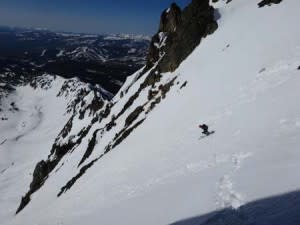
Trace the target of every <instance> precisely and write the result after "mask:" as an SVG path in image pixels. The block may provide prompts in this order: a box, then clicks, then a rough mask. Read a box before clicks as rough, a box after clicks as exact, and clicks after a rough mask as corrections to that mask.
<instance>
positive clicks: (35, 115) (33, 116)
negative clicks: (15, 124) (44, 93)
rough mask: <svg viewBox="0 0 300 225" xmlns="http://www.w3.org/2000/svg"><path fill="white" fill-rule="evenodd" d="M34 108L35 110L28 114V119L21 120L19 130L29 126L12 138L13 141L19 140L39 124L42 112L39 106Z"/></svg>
mask: <svg viewBox="0 0 300 225" xmlns="http://www.w3.org/2000/svg"><path fill="white" fill-rule="evenodd" d="M34 109H35V111H34V112H33V113H31V114H30V115H29V118H28V119H29V121H27V122H26V120H24V121H23V122H21V123H20V124H19V130H20V131H21V132H22V130H23V129H26V127H27V126H28V127H29V128H28V130H25V131H23V132H22V133H21V134H19V135H18V136H16V137H15V138H14V140H15V141H19V140H20V139H21V138H23V137H24V136H26V135H28V134H29V133H31V132H32V131H34V130H36V129H37V128H38V127H39V125H40V124H41V122H42V119H43V113H42V110H41V107H38V106H35V107H34ZM30 120H31V121H30ZM30 122H31V123H32V124H31V123H30Z"/></svg>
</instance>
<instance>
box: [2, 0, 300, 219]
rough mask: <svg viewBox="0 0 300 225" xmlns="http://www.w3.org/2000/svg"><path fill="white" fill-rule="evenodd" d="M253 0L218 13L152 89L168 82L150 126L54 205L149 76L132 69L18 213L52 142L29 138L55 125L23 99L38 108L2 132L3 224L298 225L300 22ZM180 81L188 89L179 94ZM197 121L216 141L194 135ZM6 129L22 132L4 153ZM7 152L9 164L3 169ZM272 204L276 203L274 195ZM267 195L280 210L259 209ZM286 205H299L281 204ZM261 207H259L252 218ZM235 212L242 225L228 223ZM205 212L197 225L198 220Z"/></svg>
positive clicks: (294, 14)
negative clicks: (210, 28) (98, 118)
mask: <svg viewBox="0 0 300 225" xmlns="http://www.w3.org/2000/svg"><path fill="white" fill-rule="evenodd" d="M257 2H258V1H257ZM257 2H255V1H248V0H234V1H232V2H230V3H229V4H225V3H224V2H223V1H221V2H219V3H217V4H215V7H216V8H217V10H218V12H219V13H220V15H221V17H220V19H219V20H218V24H219V28H218V30H217V31H216V32H215V33H214V34H213V35H211V36H208V37H206V38H205V39H203V40H202V42H201V43H200V45H199V46H198V47H197V48H196V49H195V50H194V52H193V53H192V54H191V55H190V56H189V57H188V58H187V59H186V60H185V61H184V62H183V63H182V64H181V65H180V67H179V68H178V69H177V70H176V71H174V72H173V73H165V74H163V77H162V79H161V81H160V83H159V84H165V83H167V82H170V81H171V80H172V79H176V80H175V84H174V86H173V87H172V88H171V89H170V91H169V93H168V94H167V96H166V98H165V99H164V100H162V102H161V103H160V104H159V105H157V106H156V107H155V108H154V109H153V111H151V113H149V114H147V115H146V114H145V112H143V113H141V114H140V115H139V117H138V119H137V121H140V120H143V119H144V118H146V120H145V121H144V122H143V123H142V124H141V125H140V126H139V127H138V128H136V129H135V130H134V131H133V132H132V134H131V135H130V136H129V137H128V138H127V139H125V140H124V141H123V142H122V143H121V144H120V145H118V146H116V147H115V149H113V151H111V152H109V153H108V154H106V155H104V156H103V157H102V158H100V159H99V160H98V161H97V162H96V163H95V164H94V165H93V166H92V167H91V168H90V169H89V170H87V171H86V173H85V174H84V175H83V176H82V177H81V178H80V179H79V180H78V181H77V182H76V183H75V184H74V186H73V187H72V188H71V189H70V190H68V191H67V192H65V193H64V194H63V195H61V196H60V197H59V198H58V197H57V194H58V192H59V191H60V188H61V187H62V186H64V185H65V184H66V182H67V181H68V180H70V176H71V177H72V176H74V175H76V174H77V173H78V170H79V169H80V168H78V166H77V165H78V161H80V159H81V158H82V155H83V153H84V151H85V150H86V148H87V145H88V142H89V140H90V139H91V138H92V135H91V134H93V132H94V131H95V130H96V129H98V128H100V127H101V126H102V124H105V123H106V122H107V121H109V120H110V119H111V117H112V116H113V115H116V114H117V113H118V112H120V110H121V109H122V108H123V106H124V104H125V103H126V102H127V101H128V99H129V98H130V97H131V96H132V95H133V94H134V93H136V91H137V90H138V89H139V87H140V84H142V83H143V81H144V79H145V78H146V77H147V75H148V74H147V73H145V74H144V75H142V76H140V75H141V71H138V72H137V73H136V74H134V75H132V77H130V78H128V79H127V81H126V83H125V84H124V85H123V87H122V88H121V90H120V92H119V93H118V94H117V95H116V97H115V98H114V99H113V101H112V102H113V103H114V106H113V107H112V112H111V114H110V116H109V117H108V118H106V119H104V120H103V121H102V122H101V123H100V124H96V125H95V126H93V127H92V128H91V132H89V134H88V136H87V138H85V139H83V141H82V143H81V145H79V146H78V148H77V149H76V151H74V152H72V154H68V155H67V156H66V157H65V158H64V159H63V160H62V161H61V162H60V163H59V166H58V167H59V168H60V169H59V170H56V171H55V172H52V173H51V174H50V176H49V178H48V180H47V182H46V183H45V185H44V186H43V187H42V188H41V190H39V191H38V192H36V193H35V194H34V195H33V196H32V201H31V202H30V204H29V205H28V206H27V207H26V208H25V209H24V210H23V211H21V212H20V214H18V215H17V216H14V212H15V210H16V205H15V204H16V202H17V200H18V198H20V196H21V194H23V193H25V191H26V188H27V186H28V184H29V183H30V174H29V173H30V172H32V169H33V168H34V162H36V161H37V160H39V159H41V158H43V157H46V155H47V150H48V151H49V149H50V146H47V144H45V146H46V147H48V149H43V150H42V151H35V149H36V148H37V147H39V145H38V143H36V140H37V139H38V138H37V137H39V138H40V137H44V138H45V139H47V140H41V141H42V142H45V143H49V144H48V145H50V144H51V141H50V140H52V141H53V139H54V138H55V136H54V134H53V136H51V135H50V136H47V135H46V134H44V135H42V136H37V134H35V133H34V131H35V130H36V131H37V130H39V131H40V132H46V131H48V132H50V133H51V131H52V130H51V127H52V126H50V125H49V127H48V126H46V124H44V125H43V122H39V121H40V120H39V119H38V118H39V116H37V115H39V112H40V111H41V110H40V109H43V107H45V106H44V105H43V104H42V103H39V101H38V100H39V98H36V99H35V98H34V99H32V100H30V101H31V102H34V104H33V103H31V105H37V106H39V107H38V108H34V107H31V109H32V113H33V115H35V116H34V117H35V119H32V122H30V126H29V127H28V128H26V129H27V130H26V129H25V128H22V123H21V126H20V123H18V122H16V121H17V120H13V121H14V123H16V124H12V125H9V126H8V125H7V126H8V127H7V128H6V129H4V130H5V131H2V128H1V134H2V133H3V132H7V134H6V133H5V134H6V135H5V138H4V139H3V140H1V139H0V144H1V143H4V144H1V145H0V149H3V146H4V147H5V146H7V145H8V146H11V145H12V146H13V147H12V148H11V149H7V148H6V147H5V148H4V150H5V151H3V150H1V151H0V154H1V155H0V157H1V158H0V160H1V168H0V179H1V182H0V193H1V195H0V198H1V201H0V207H1V214H0V218H1V219H2V220H3V221H4V222H3V224H22V225H23V224H24V225H27V224H28V225H32V224H43V225H48V224H49V225H52V224H63V225H69V224H70V225H71V224H72V225H81V224H114V225H118V224H122V225H123V224H143V225H153V224H155V225H168V224H172V223H175V222H179V221H183V220H184V219H188V218H194V219H193V220H186V221H185V222H182V223H181V224H182V225H188V224H234V225H237V224H268V223H267V222H268V221H269V222H270V221H273V222H276V221H275V220H274V219H273V220H272V218H280V219H281V220H280V219H278V220H277V222H276V224H279V222H283V223H281V224H282V225H295V224H299V223H297V222H299V221H300V215H299V214H298V213H297V210H295V209H299V208H300V207H299V204H300V203H299V193H298V192H294V191H298V190H299V189H300V175H299V173H298V171H299V169H300V152H299V145H300V125H299V124H300V105H299V104H298V99H299V98H300V71H299V70H298V69H297V68H298V67H299V65H300V31H299V29H296V28H295V27H294V25H293V24H294V23H295V21H299V19H300V18H299V9H300V3H299V1H298V0H288V1H287V0H286V1H283V2H282V3H280V4H278V5H272V6H271V7H264V8H258V6H257ZM185 82H187V85H186V87H184V88H180V87H181V85H182V84H183V83H185ZM148 91H149V88H145V89H144V90H142V91H141V93H140V94H139V96H138V98H137V99H136V101H135V102H134V103H133V105H132V106H130V107H129V111H126V112H125V113H124V115H121V116H120V117H119V118H118V119H117V121H116V123H117V124H116V126H115V127H113V128H112V130H110V131H107V132H105V133H104V134H103V137H102V136H101V137H100V135H99V137H98V136H97V143H96V146H95V149H94V151H93V152H92V154H91V155H90V157H89V158H88V159H87V162H86V164H87V163H89V162H92V161H93V160H94V159H95V158H97V157H99V156H100V155H101V154H103V152H104V148H105V146H106V145H107V144H108V143H109V142H110V141H111V140H112V138H114V136H115V134H116V133H118V132H119V130H121V129H122V127H123V126H124V123H125V119H126V118H127V116H128V115H129V113H130V112H132V111H133V110H134V109H135V108H136V107H137V106H140V105H143V104H145V102H146V100H147V96H148ZM121 93H122V94H121ZM121 96H122V97H121ZM16 98H17V97H16ZM19 98H20V97H19ZM87 98H88V96H87ZM62 104H63V103H62ZM29 105H30V104H29ZM144 107H148V105H145V106H144ZM47 110H49V111H50V112H53V110H52V111H51V109H47ZM47 110H46V111H47ZM41 112H44V110H42V111H41ZM53 116H54V114H53ZM24 117H26V118H27V117H28V114H24ZM29 117H30V115H29ZM18 118H19V117H18ZM41 118H46V116H45V115H43V114H42V116H41ZM49 118H52V117H49ZM26 121H31V120H29V119H26ZM41 121H44V120H43V119H41ZM49 121H51V122H52V123H54V122H55V123H59V121H57V120H55V121H54V119H51V120H49ZM1 123H2V122H1ZM11 123H12V122H11ZM49 123H50V122H49ZM52 123H51V124H52ZM200 123H206V124H208V125H209V129H210V130H213V131H215V133H214V134H212V135H210V136H208V137H205V138H200V136H201V135H202V134H201V130H199V128H198V125H199V124H200ZM17 125H18V126H17ZM36 126H38V127H40V128H36ZM9 127H18V135H20V134H24V133H25V134H26V135H25V136H23V137H21V138H20V139H19V141H22V145H18V148H16V147H14V145H13V144H12V143H13V139H14V138H15V137H16V135H15V131H14V132H12V131H11V129H9ZM34 127H35V128H34ZM32 128H34V129H33V130H32ZM22 129H23V130H22ZM26 131H27V132H26ZM56 132H58V131H56ZM21 146H26V147H24V149H20V148H21ZM43 146H44V144H43ZM24 151H26V154H25V153H24ZM33 151H34V156H32V155H33ZM3 155H4V156H6V157H7V159H8V160H2V159H3ZM24 157H25V158H24ZM25 159H26V160H25ZM12 163H14V164H12ZM25 163H26V165H24V164H25ZM2 164H3V166H2ZM2 167H3V168H2ZM24 168H25V169H24ZM1 171H4V172H3V173H2V172H1ZM12 177H13V178H12ZM286 193H293V194H286ZM297 193H298V195H297ZM284 194H285V195H284ZM279 195H282V196H283V197H282V198H280V197H274V196H279ZM291 196H292V197H291ZM266 198H270V199H272V198H273V199H274V202H273V203H276V204H278V209H280V210H281V211H280V212H278V211H276V209H274V206H273V205H272V201H270V200H262V199H266ZM286 199H288V202H292V203H294V202H295V204H294V205H288V204H287V203H286V202H285V201H284V200H286ZM254 201H255V202H254ZM293 201H294V202H293ZM280 202H282V203H283V204H280ZM292 203H291V204H292ZM282 205H287V206H289V207H285V208H283V207H282ZM254 206H257V207H256V208H252V207H254ZM262 208H263V209H266V210H265V211H264V212H260V211H259V209H262ZM2 209H4V210H3V211H2ZM239 209H241V213H243V214H239V212H240V211H238V210H239ZM268 209H269V211H268ZM226 210H229V211H230V212H229V213H228V214H227V213H226V212H227V211H226ZM231 210H234V211H231ZM236 210H237V211H236ZM218 212H219V214H218ZM231 212H236V213H237V216H238V218H237V219H236V217H234V218H233V217H230V220H228V218H227V216H228V215H231V214H230V213H231ZM253 212H259V214H257V215H258V216H257V217H255V215H253ZM264 213H265V214H264ZM268 213H269V214H268ZM201 215H206V216H205V217H204V218H205V219H204V218H200V217H199V218H197V216H201ZM233 215H235V214H234V213H233ZM286 215H288V216H286ZM215 216H216V217H215ZM272 216H273V217H272ZM280 216H281V217H280ZM282 216H286V217H285V218H282ZM209 218H212V219H211V220H209ZM249 218H251V220H250V219H249ZM233 219H235V220H233ZM268 219H269V220H268ZM283 219H284V220H283ZM249 221H250V222H252V223H250V222H249ZM178 224H180V222H179V223H178ZM273 224H275V223H272V225H273ZM269 225H271V224H269Z"/></svg>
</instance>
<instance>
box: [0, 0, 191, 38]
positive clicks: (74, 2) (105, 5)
mask: <svg viewBox="0 0 300 225" xmlns="http://www.w3.org/2000/svg"><path fill="white" fill-rule="evenodd" d="M172 2H174V1H172V0H153V1H150V2H142V1H138V0H132V1H130V2H125V1H121V0H115V1H114V2H111V1H108V0H86V1H84V2H83V1H79V0H61V1H59V0H52V1H49V0H40V1H37V0H28V1H26V2H25V1H21V0H3V1H1V3H0V21H1V22H0V25H1V26H9V27H21V28H44V29H48V30H51V31H64V32H75V33H92V34H108V33H114V34H117V33H126V34H144V35H151V34H153V33H155V32H156V31H157V29H158V23H159V18H160V14H161V12H162V11H163V10H164V9H165V8H167V7H168V6H169V5H170V4H171V3H172ZM175 2H176V3H177V4H178V5H180V6H181V7H184V6H186V5H187V4H188V3H189V2H190V0H177V1H175Z"/></svg>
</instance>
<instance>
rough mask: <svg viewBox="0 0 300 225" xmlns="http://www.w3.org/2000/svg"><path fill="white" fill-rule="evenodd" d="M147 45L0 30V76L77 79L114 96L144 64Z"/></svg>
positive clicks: (122, 38)
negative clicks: (105, 90)
mask: <svg viewBox="0 0 300 225" xmlns="http://www.w3.org/2000/svg"><path fill="white" fill-rule="evenodd" d="M149 42H150V40H149V37H147V36H142V35H140V36H134V35H124V34H120V35H94V34H76V33H63V32H60V33H56V32H52V31H48V30H45V29H27V28H9V27H0V73H5V72H12V73H15V74H22V75H25V76H26V74H28V75H32V74H42V73H45V72H47V73H51V74H57V75H60V76H63V77H65V78H71V77H79V78H80V80H82V81H84V82H88V83H92V84H100V85H101V86H103V87H104V88H105V89H107V90H108V91H109V92H111V93H116V92H117V91H118V90H119V88H120V87H121V85H122V84H123V82H124V81H125V79H126V77H127V76H128V75H130V74H132V73H133V72H134V71H136V70H137V69H139V68H140V67H142V66H143V65H144V64H145V57H146V53H147V50H148V46H149ZM79 62H80V63H79Z"/></svg>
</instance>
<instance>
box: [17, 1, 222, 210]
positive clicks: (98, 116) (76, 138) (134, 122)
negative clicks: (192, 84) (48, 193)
mask: <svg viewBox="0 0 300 225" xmlns="http://www.w3.org/2000/svg"><path fill="white" fill-rule="evenodd" d="M217 26H218V25H217V23H216V21H215V18H214V8H213V7H212V6H210V5H209V0H193V1H192V3H191V4H190V5H189V6H187V7H186V8H185V9H184V10H181V9H180V8H179V7H178V6H177V5H176V4H175V3H173V4H172V5H171V7H170V8H169V9H167V10H165V11H164V12H163V13H162V15H161V21H160V25H159V31H158V33H157V34H156V35H154V37H153V38H152V42H151V46H150V49H149V54H148V57H147V65H146V66H145V69H144V70H143V72H141V73H140V74H139V75H138V76H137V77H136V79H135V81H137V80H138V79H139V78H140V77H142V76H143V75H145V77H144V78H145V79H144V80H143V81H142V82H141V83H140V85H139V87H137V88H138V89H137V90H136V91H135V92H134V93H132V94H131V95H130V96H126V98H127V99H126V101H124V103H122V105H121V106H122V107H120V108H117V109H118V110H117V111H116V110H112V108H113V107H114V104H117V103H116V102H115V103H112V102H111V103H108V104H105V101H104V100H103V99H101V98H98V97H99V96H98V95H97V93H96V92H95V93H94V98H93V99H91V98H89V97H90V96H89V92H84V91H83V92H82V93H79V98H78V99H76V100H75V101H73V104H70V106H69V110H70V112H73V114H74V116H73V117H72V118H71V119H70V120H69V122H68V123H67V124H66V125H65V127H64V129H63V130H62V131H61V133H60V134H59V135H58V138H57V139H56V141H55V143H54V145H53V147H52V149H51V154H50V155H49V157H48V159H47V160H46V161H43V162H40V163H39V164H38V165H37V166H36V169H35V171H36V172H35V173H34V176H33V181H32V185H30V189H29V191H28V193H27V194H26V195H25V196H24V197H23V199H22V201H21V204H20V207H19V209H18V211H17V212H19V211H20V210H22V209H23V208H24V207H25V206H26V205H27V204H28V202H29V201H30V196H31V195H32V194H33V193H34V192H35V191H37V190H38V189H39V188H40V187H41V186H42V185H43V184H44V183H45V181H46V179H47V178H48V176H49V174H50V173H51V172H52V171H53V170H54V168H55V167H56V166H57V165H58V163H59V162H60V161H61V159H62V158H63V157H64V156H65V155H66V154H67V153H71V152H73V151H74V150H75V149H76V148H77V146H79V145H80V144H81V141H82V140H83V139H84V138H86V137H87V134H88V133H90V132H92V130H93V134H92V138H91V139H90V140H88V146H87V148H86V151H85V153H84V155H83V157H82V159H81V160H80V162H79V164H78V167H80V170H79V172H78V173H77V175H76V176H74V177H73V178H71V179H70V180H69V181H68V182H67V183H66V185H65V186H63V187H62V188H61V190H60V192H59V193H58V196H60V195H62V194H63V193H65V192H66V191H67V190H69V189H70V188H71V187H72V186H73V185H74V184H75V183H76V182H77V180H78V179H80V177H81V176H83V174H84V173H85V172H86V171H87V170H88V169H89V168H91V167H92V166H93V164H94V163H95V162H97V161H98V160H99V159H101V158H102V157H103V156H105V155H106V154H107V153H108V152H110V151H111V150H113V149H114V148H115V147H116V146H118V145H120V144H121V143H122V142H123V141H124V140H126V138H127V137H128V136H129V135H130V134H131V133H132V132H133V130H135V129H137V128H138V127H139V126H140V125H141V124H142V123H143V122H144V121H145V119H146V115H147V114H148V113H150V112H151V111H152V110H153V109H154V108H155V107H156V106H157V105H158V104H159V103H161V102H162V101H163V99H165V98H166V95H167V93H168V92H169V91H170V90H171V88H172V86H174V83H175V82H176V79H177V76H175V77H172V78H171V79H167V80H164V79H162V78H163V74H162V73H164V72H169V71H174V70H175V69H176V68H177V67H178V66H179V65H180V63H181V62H182V61H183V60H184V59H185V58H186V57H187V56H188V55H189V54H191V52H192V51H193V50H194V49H195V47H196V46H197V45H199V43H200V41H201V39H202V38H204V37H206V36H207V35H209V34H212V33H213V32H214V31H215V30H216V29H217ZM185 85H186V84H185ZM145 89H146V91H147V92H146V93H148V96H147V98H146V99H145V101H144V102H143V103H140V102H138V103H137V101H136V100H137V99H139V96H140V94H141V93H142V92H143V91H145ZM127 90H128V89H127ZM64 93H65V92H64ZM125 94H128V93H127V91H125ZM90 100H92V101H91V102H90ZM85 101H88V104H87V103H86V102H85ZM101 109H102V110H101ZM76 112H77V113H78V115H79V116H78V119H83V118H85V117H86V116H88V117H90V119H91V124H90V125H89V126H87V127H85V128H83V129H82V130H81V131H80V132H79V133H77V135H72V136H69V135H70V131H71V130H72V126H73V122H74V121H73V120H74V118H75V117H76V118H77V114H76ZM112 112H113V113H115V114H113V115H112ZM125 112H126V114H125ZM124 114H125V115H127V116H125V115H124ZM109 116H111V117H109ZM121 117H123V118H121ZM103 118H110V119H107V120H103ZM121 121H125V124H124V127H123V128H120V129H119V126H117V128H116V129H113V128H114V127H116V124H117V122H121ZM97 122H98V123H99V125H98V126H99V127H98V128H99V129H94V127H93V126H94V124H96V123H97ZM118 125H119V124H118ZM92 127H93V129H92ZM106 132H112V133H110V134H109V135H110V137H112V136H113V135H114V138H113V139H111V140H110V141H109V143H108V144H105V147H103V146H102V148H101V149H102V150H104V153H102V154H101V155H100V156H99V157H97V158H95V159H91V161H90V162H89V163H87V164H86V165H83V164H84V163H85V162H86V159H88V158H91V156H92V153H93V151H94V150H95V148H96V146H97V143H100V141H101V138H102V136H103V134H104V133H106ZM68 137H69V138H68ZM89 137H90V135H89Z"/></svg>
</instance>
